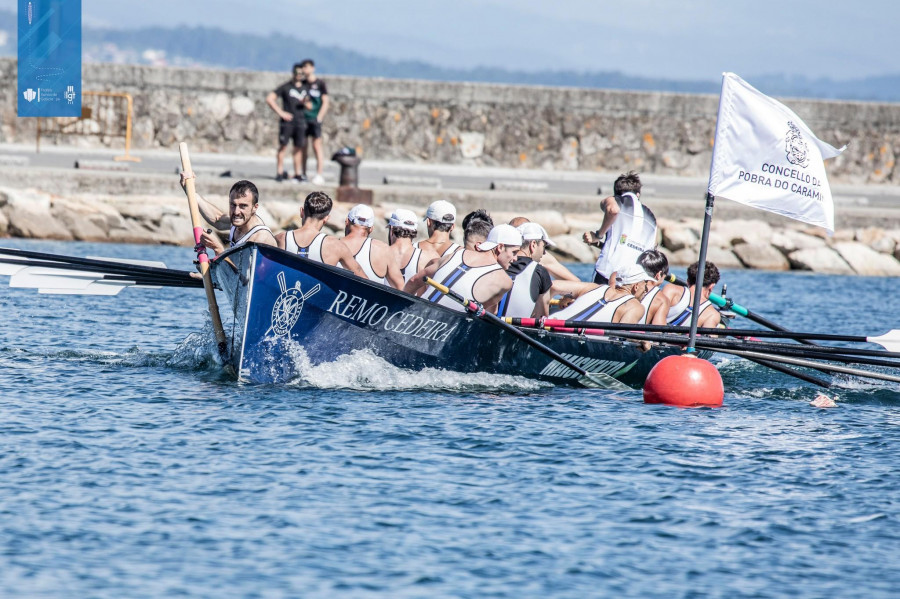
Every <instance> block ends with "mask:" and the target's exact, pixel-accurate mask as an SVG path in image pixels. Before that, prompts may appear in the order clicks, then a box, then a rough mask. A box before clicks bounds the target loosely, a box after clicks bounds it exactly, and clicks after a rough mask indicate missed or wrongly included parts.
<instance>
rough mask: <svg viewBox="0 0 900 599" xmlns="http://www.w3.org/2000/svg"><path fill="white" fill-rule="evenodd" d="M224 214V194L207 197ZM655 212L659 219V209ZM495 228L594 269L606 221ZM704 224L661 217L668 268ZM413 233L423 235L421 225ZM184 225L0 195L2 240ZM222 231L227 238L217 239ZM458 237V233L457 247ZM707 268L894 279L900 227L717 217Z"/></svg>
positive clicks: (88, 196)
mask: <svg viewBox="0 0 900 599" xmlns="http://www.w3.org/2000/svg"><path fill="white" fill-rule="evenodd" d="M205 197H207V199H209V200H210V201H212V202H214V203H216V204H217V205H218V206H219V207H220V208H222V209H223V210H226V209H227V203H228V202H227V198H226V196H224V195H206V196H205ZM300 205H301V204H300V202H297V201H293V202H292V201H283V200H269V201H266V202H265V205H264V206H262V207H261V208H260V212H259V214H260V216H261V217H262V218H263V220H264V221H265V222H266V223H268V224H269V225H270V226H272V227H273V229H275V230H280V229H293V228H296V227H298V226H299V224H300V223H299V209H300ZM350 207H351V206H350V205H349V204H335V207H334V210H333V211H332V214H331V217H330V218H329V221H328V223H327V227H328V229H329V230H330V231H331V232H342V231H343V227H344V220H345V219H346V216H347V213H348V212H349V209H350ZM396 207H404V208H409V209H411V210H413V211H414V212H416V213H417V214H422V212H423V211H424V206H423V205H412V204H404V203H398V202H382V203H381V204H378V205H376V206H374V208H375V213H376V216H377V218H376V225H375V230H374V232H373V236H374V237H375V238H377V239H383V240H387V232H386V229H385V224H384V223H385V222H386V218H387V216H388V215H389V214H390V212H391V211H392V210H393V209H394V208H396ZM657 212H661V211H660V210H657ZM492 216H493V218H494V221H495V222H496V223H501V222H507V221H509V220H510V219H512V218H513V217H514V216H526V217H528V218H529V219H531V220H533V221H534V222H538V223H540V224H542V225H543V226H544V227H545V228H546V229H547V232H548V233H549V234H550V236H551V237H552V238H553V239H554V241H555V242H556V243H557V244H558V247H557V248H556V251H555V253H556V254H557V255H558V256H559V257H560V258H561V259H563V260H566V261H575V262H584V263H593V261H594V260H595V259H596V253H597V250H596V249H595V248H590V247H588V246H587V245H585V244H584V243H582V241H581V234H582V233H583V232H584V231H587V230H595V229H597V228H599V227H600V223H601V221H602V218H603V215H602V213H587V214H585V213H577V214H576V213H564V212H561V211H557V210H530V211H523V212H518V213H513V212H503V211H492ZM701 227H702V221H701V220H700V219H687V218H682V219H679V220H674V219H666V218H660V219H659V229H660V236H659V243H660V248H661V249H662V251H663V252H665V253H666V255H667V256H668V258H669V261H670V263H671V264H672V265H675V266H683V265H687V264H690V263H691V262H694V261H696V259H697V255H698V253H699V244H700V241H699V240H700V230H701ZM419 228H420V230H419V234H420V236H421V237H424V236H425V235H426V232H425V226H424V223H420V226H419ZM190 230H191V225H190V217H189V215H188V212H187V203H186V202H185V200H184V197H183V196H181V197H179V196H171V195H127V196H121V195H98V194H96V193H84V194H77V193H75V194H70V195H66V196H65V197H62V196H59V195H54V194H49V193H45V192H42V191H37V190H35V189H12V188H0V236H7V237H22V238H33V239H58V240H79V241H101V242H121V243H148V244H171V245H191V244H192V241H191V237H190ZM221 233H226V232H224V231H223V232H221ZM460 233H461V232H460V231H458V230H456V231H454V234H455V238H456V240H457V241H461V235H460ZM708 255H709V260H710V261H712V262H714V263H716V264H717V265H718V266H719V267H721V268H753V269H762V270H807V271H815V272H822V273H830V274H858V275H870V276H900V261H898V260H900V228H890V229H887V228H882V227H877V226H869V227H861V228H856V229H840V230H838V231H837V232H836V233H835V235H834V236H832V237H827V236H826V235H825V234H824V232H823V231H822V230H821V229H815V228H810V227H805V226H802V225H799V224H796V225H795V224H790V223H787V222H786V224H784V225H778V226H776V225H772V224H769V223H766V222H764V221H761V220H748V219H735V218H730V219H726V218H719V219H718V220H715V219H714V221H713V225H712V230H711V233H710V247H709V252H708Z"/></svg>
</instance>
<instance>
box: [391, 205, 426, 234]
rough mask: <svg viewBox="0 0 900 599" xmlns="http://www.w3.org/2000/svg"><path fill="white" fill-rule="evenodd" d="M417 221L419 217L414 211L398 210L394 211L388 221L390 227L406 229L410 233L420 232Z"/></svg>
mask: <svg viewBox="0 0 900 599" xmlns="http://www.w3.org/2000/svg"><path fill="white" fill-rule="evenodd" d="M417 220H418V217H417V216H416V214H415V212H413V211H412V210H407V209H406V208H397V209H396V210H394V212H393V214H391V218H390V220H388V226H389V227H397V228H399V229H406V230H408V231H418V229H419V228H418V227H417V226H416V221H417Z"/></svg>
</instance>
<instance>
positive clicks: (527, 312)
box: [497, 260, 538, 318]
mask: <svg viewBox="0 0 900 599" xmlns="http://www.w3.org/2000/svg"><path fill="white" fill-rule="evenodd" d="M537 267H538V263H537V262H535V261H534V260H532V261H531V264H529V265H528V266H526V267H525V269H524V270H523V271H522V272H520V273H518V274H517V275H515V276H513V277H512V280H513V286H512V289H510V290H509V291H508V292H507V293H506V294H505V295H504V296H503V297H502V298H501V299H500V305H499V306H498V307H497V315H498V316H514V317H519V318H523V317H524V318H528V317H530V316H531V314H532V313H533V312H534V305H535V303H536V302H535V298H533V297H531V285H532V283H531V279H532V278H533V277H534V271H535V270H537ZM507 274H508V273H507Z"/></svg>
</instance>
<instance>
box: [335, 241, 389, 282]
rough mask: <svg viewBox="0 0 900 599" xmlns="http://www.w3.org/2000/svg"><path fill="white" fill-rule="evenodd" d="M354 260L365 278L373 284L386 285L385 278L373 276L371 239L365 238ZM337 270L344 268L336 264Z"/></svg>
mask: <svg viewBox="0 0 900 599" xmlns="http://www.w3.org/2000/svg"><path fill="white" fill-rule="evenodd" d="M353 257H354V258H356V261H357V262H359V267H360V268H362V269H363V272H364V273H366V278H367V279H369V280H370V281H372V282H374V283H381V284H382V285H387V284H388V280H387V278H386V277H379V276H378V275H377V274H375V269H374V268H373V267H372V238H371V237H367V238H366V240H365V241H363V244H362V245H361V246H360V247H359V251H358V252H356V254H355V255H354V256H353ZM337 267H338V268H344V267H343V266H341V265H340V263H338V265H337Z"/></svg>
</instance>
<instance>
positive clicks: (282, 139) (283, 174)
mask: <svg viewBox="0 0 900 599" xmlns="http://www.w3.org/2000/svg"><path fill="white" fill-rule="evenodd" d="M279 99H280V100H281V106H279V105H278V100H279ZM266 104H268V105H269V108H271V109H272V111H273V112H274V113H275V114H277V115H278V118H279V121H278V155H277V157H276V159H275V170H276V173H277V174H276V175H275V180H276V181H279V182H280V181H286V180H288V179H290V177H289V176H288V174H287V171H285V170H284V157H285V154H287V147H288V144H289V143H291V142H292V141H293V142H294V153H293V159H294V181H295V182H297V183H299V182H300V181H303V180H304V178H303V174H302V173H304V172H306V168H305V166H303V167H302V168H301V164H300V158H301V156H302V157H303V158H304V162H305V155H304V154H303V152H304V148H305V147H306V129H307V127H306V121H305V119H304V116H303V115H304V109H305V105H306V104H307V91H306V90H305V89H304V82H303V63H299V62H298V63H297V64H295V65H294V77H293V79H291V80H290V81H287V82H286V83H283V84H282V85H280V86H278V88H277V89H275V90H274V91H271V92H269V95H268V96H266Z"/></svg>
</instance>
